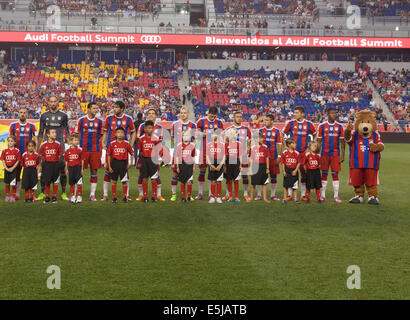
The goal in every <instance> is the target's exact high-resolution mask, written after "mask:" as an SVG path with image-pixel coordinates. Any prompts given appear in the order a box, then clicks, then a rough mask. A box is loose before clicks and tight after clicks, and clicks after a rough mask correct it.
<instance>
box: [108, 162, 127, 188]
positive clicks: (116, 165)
mask: <svg viewBox="0 0 410 320" xmlns="http://www.w3.org/2000/svg"><path fill="white" fill-rule="evenodd" d="M111 168H112V170H113V171H112V172H111V173H110V179H111V180H114V181H117V180H118V178H120V180H121V182H127V181H128V169H127V160H118V159H112V160H111Z"/></svg>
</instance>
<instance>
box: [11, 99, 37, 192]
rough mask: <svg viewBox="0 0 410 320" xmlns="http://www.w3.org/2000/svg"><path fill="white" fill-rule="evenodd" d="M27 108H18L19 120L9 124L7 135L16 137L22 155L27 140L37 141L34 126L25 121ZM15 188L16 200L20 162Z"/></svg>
mask: <svg viewBox="0 0 410 320" xmlns="http://www.w3.org/2000/svg"><path fill="white" fill-rule="evenodd" d="M27 117H28V113H27V109H26V108H24V107H22V108H20V110H19V113H18V118H19V121H16V122H13V123H12V124H10V130H9V135H10V136H15V137H16V148H17V149H19V150H20V154H21V155H23V154H24V152H26V144H27V142H28V141H30V140H33V141H34V142H36V141H37V137H36V132H37V129H36V126H35V125H34V124H32V123H28V122H27ZM16 175H17V190H16V200H19V198H20V175H21V163H20V164H19V165H18V166H17V172H16Z"/></svg>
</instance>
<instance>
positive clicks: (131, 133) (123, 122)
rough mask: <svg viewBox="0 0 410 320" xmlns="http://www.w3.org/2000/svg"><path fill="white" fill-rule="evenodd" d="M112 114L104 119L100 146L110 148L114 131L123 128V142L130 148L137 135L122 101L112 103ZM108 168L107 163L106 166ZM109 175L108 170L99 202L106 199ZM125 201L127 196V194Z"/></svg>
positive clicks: (114, 134) (114, 137) (113, 138)
mask: <svg viewBox="0 0 410 320" xmlns="http://www.w3.org/2000/svg"><path fill="white" fill-rule="evenodd" d="M112 111H113V114H112V115H109V116H108V117H107V118H106V119H105V123H104V134H103V137H102V139H101V140H102V145H103V149H104V150H107V149H108V147H109V146H110V143H111V142H112V141H114V140H115V139H116V129H117V128H123V129H124V133H125V134H124V140H126V141H129V143H130V146H131V147H132V146H133V145H134V143H135V139H136V138H137V133H136V132H135V127H134V122H133V121H132V118H131V117H130V116H127V115H126V114H125V113H124V112H125V103H124V102H122V101H117V102H115V103H114V107H113V110H112ZM106 168H108V163H107V165H106ZM110 181H111V179H110V173H109V172H108V170H106V171H105V175H104V184H103V191H104V193H103V197H102V199H101V201H106V200H107V197H108V189H109V187H110ZM127 192H129V180H128V182H127ZM127 199H128V200H130V199H129V198H128V194H127Z"/></svg>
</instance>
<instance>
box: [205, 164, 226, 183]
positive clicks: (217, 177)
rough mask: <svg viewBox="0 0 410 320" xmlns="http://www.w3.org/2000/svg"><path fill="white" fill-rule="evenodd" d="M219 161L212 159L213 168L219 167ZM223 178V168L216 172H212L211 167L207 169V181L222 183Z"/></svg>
mask: <svg viewBox="0 0 410 320" xmlns="http://www.w3.org/2000/svg"><path fill="white" fill-rule="evenodd" d="M219 164H220V163H219V161H218V160H215V159H214V163H213V165H214V166H215V167H217V166H219ZM223 177H224V166H222V167H221V170H219V171H216V170H212V169H211V167H209V169H208V180H211V181H222V180H223Z"/></svg>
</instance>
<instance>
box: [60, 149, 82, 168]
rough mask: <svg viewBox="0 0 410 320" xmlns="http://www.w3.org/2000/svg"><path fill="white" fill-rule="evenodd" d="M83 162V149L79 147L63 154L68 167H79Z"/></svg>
mask: <svg viewBox="0 0 410 320" xmlns="http://www.w3.org/2000/svg"><path fill="white" fill-rule="evenodd" d="M82 160H83V149H81V148H79V147H75V148H68V149H67V150H66V152H65V153H64V161H65V162H67V166H68V167H74V166H81V165H82Z"/></svg>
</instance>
